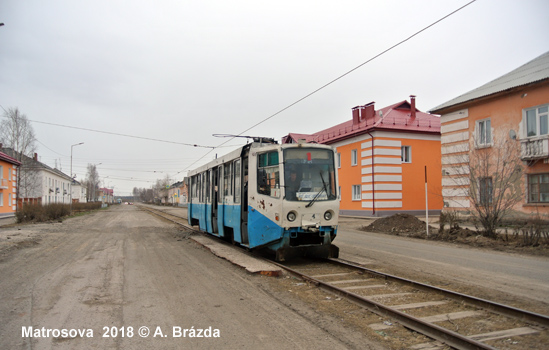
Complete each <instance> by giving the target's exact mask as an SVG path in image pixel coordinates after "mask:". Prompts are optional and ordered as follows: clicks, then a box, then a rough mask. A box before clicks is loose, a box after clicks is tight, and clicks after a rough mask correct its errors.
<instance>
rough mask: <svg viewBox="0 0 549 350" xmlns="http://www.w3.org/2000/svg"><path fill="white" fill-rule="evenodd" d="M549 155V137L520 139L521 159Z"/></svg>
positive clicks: (536, 158) (540, 157)
mask: <svg viewBox="0 0 549 350" xmlns="http://www.w3.org/2000/svg"><path fill="white" fill-rule="evenodd" d="M548 157H549V139H547V138H545V139H535V140H529V139H527V140H522V141H520V159H522V160H538V159H544V158H548Z"/></svg>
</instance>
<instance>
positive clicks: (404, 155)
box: [400, 146, 412, 164]
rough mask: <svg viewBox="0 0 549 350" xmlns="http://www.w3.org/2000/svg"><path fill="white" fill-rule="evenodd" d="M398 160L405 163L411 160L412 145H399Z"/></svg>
mask: <svg viewBox="0 0 549 350" xmlns="http://www.w3.org/2000/svg"><path fill="white" fill-rule="evenodd" d="M400 160H401V162H402V163H406V164H408V163H411V162H412V146H401V147H400Z"/></svg>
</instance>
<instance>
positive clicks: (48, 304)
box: [0, 206, 379, 349]
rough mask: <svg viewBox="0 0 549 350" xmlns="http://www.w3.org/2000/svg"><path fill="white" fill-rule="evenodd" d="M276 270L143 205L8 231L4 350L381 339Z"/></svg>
mask: <svg viewBox="0 0 549 350" xmlns="http://www.w3.org/2000/svg"><path fill="white" fill-rule="evenodd" d="M14 242H15V243H14ZM267 278H268V277H262V276H254V275H249V274H247V273H246V272H244V271H243V270H242V269H240V268H237V267H235V266H233V265H231V264H230V263H228V262H226V261H224V260H221V259H219V258H216V257H214V256H213V255H212V254H211V253H209V252H208V251H206V250H205V249H204V248H202V247H200V246H199V245H197V244H196V243H194V242H193V241H191V240H189V239H186V237H185V236H184V235H183V234H182V232H181V231H179V230H178V228H176V227H175V226H173V225H171V224H167V223H166V222H164V221H161V220H160V219H158V218H155V217H153V216H150V215H149V214H147V213H144V212H142V211H139V210H138V208H136V207H135V206H118V207H113V208H110V209H108V210H106V211H99V212H96V213H93V214H90V215H85V216H82V217H78V218H72V219H69V220H66V221H65V222H63V223H54V224H51V223H48V224H37V225H25V226H20V227H12V228H0V298H1V300H2V302H1V303H0V319H1V321H2V322H1V324H0V348H1V349H50V348H55V349H77V348H79V349H82V348H97V349H145V348H147V349H183V348H196V349H237V348H238V349H257V348H262V349H280V348H292V349H293V348H297V349H346V348H361V349H368V348H371V349H374V348H376V349H377V348H379V347H377V346H375V345H372V344H371V343H369V341H368V340H367V339H365V338H363V336H362V335H360V334H354V333H352V332H347V331H346V330H345V329H343V328H342V326H339V325H338V322H334V320H331V319H330V318H329V316H322V315H316V314H311V313H310V312H308V311H307V306H306V305H300V304H299V303H298V302H297V301H296V302H294V304H292V307H291V308H288V305H287V303H282V302H281V301H280V300H278V299H277V296H276V295H272V293H271V292H270V291H269V290H268V285H269V283H272V282H270V281H269V282H268V283H267V282H266V280H265V279H267ZM31 327H32V329H31ZM143 327H147V328H146V329H145V328H143ZM147 329H148V330H149V332H150V333H148V334H147V333H146V330H147ZM63 330H65V332H66V333H67V334H66V335H68V336H65V335H64V333H63ZM48 332H49V333H48ZM56 332H57V333H56ZM58 333H59V334H58ZM145 335H146V336H145ZM199 335H202V337H198V336H199ZM193 336H194V337H193Z"/></svg>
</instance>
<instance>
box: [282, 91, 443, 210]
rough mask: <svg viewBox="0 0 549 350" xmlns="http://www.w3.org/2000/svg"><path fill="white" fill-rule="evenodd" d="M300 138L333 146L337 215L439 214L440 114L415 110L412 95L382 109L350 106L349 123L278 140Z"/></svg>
mask: <svg viewBox="0 0 549 350" xmlns="http://www.w3.org/2000/svg"><path fill="white" fill-rule="evenodd" d="M300 140H305V141H306V142H317V143H322V144H329V145H332V146H333V147H334V148H336V150H337V156H338V167H339V169H338V176H339V186H340V191H339V193H340V200H341V204H340V214H341V215H356V216H386V215H392V214H395V213H409V214H416V215H418V214H419V215H421V214H425V210H426V206H428V208H429V214H438V213H440V210H441V209H442V205H443V202H442V195H441V180H442V175H441V163H440V159H441V153H440V118H438V117H437V116H434V115H431V114H428V113H423V112H421V111H419V110H417V109H416V106H415V96H411V97H410V102H408V101H401V102H398V103H395V104H393V105H391V106H388V107H385V108H382V109H380V110H375V107H374V103H373V102H371V103H369V104H366V105H364V106H357V107H354V108H353V109H352V119H351V120H349V121H347V122H344V123H341V124H338V125H336V126H334V127H331V128H328V129H326V130H322V131H319V132H317V133H315V134H311V135H309V134H294V133H290V134H289V135H287V136H285V137H284V138H283V139H282V142H283V143H293V142H299V141H300ZM426 179H427V187H426ZM426 188H427V189H426Z"/></svg>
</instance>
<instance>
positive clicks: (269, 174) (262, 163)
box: [257, 151, 280, 197]
mask: <svg viewBox="0 0 549 350" xmlns="http://www.w3.org/2000/svg"><path fill="white" fill-rule="evenodd" d="M257 192H258V193H260V194H264V195H267V196H271V197H280V170H279V166H278V151H273V152H268V153H263V154H260V155H258V157H257Z"/></svg>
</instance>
